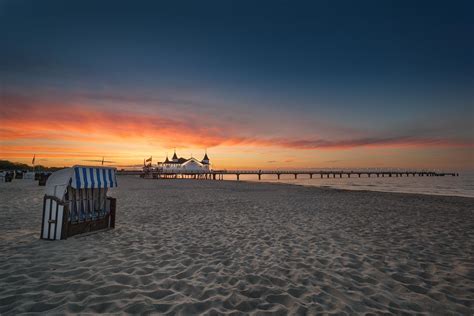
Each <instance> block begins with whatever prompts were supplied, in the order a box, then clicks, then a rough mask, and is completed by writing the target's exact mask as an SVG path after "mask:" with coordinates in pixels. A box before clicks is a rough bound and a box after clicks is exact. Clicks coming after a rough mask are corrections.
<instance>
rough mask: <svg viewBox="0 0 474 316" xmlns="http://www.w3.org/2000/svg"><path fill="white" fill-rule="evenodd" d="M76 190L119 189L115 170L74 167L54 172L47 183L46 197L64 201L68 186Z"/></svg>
mask: <svg viewBox="0 0 474 316" xmlns="http://www.w3.org/2000/svg"><path fill="white" fill-rule="evenodd" d="M69 185H70V186H71V187H73V188H75V189H95V188H98V189H102V188H114V187H117V178H116V176H115V168H111V167H87V166H73V167H71V168H66V169H62V170H59V171H56V172H54V173H53V174H52V175H51V176H50V177H49V178H48V181H47V182H46V192H45V193H46V195H49V196H55V197H57V198H58V199H60V200H64V195H65V194H66V190H67V187H68V186H69Z"/></svg>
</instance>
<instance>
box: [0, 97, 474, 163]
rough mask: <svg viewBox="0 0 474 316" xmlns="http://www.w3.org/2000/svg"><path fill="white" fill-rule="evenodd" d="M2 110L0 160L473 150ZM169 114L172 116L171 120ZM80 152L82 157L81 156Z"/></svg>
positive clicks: (446, 142) (77, 112)
mask: <svg viewBox="0 0 474 316" xmlns="http://www.w3.org/2000/svg"><path fill="white" fill-rule="evenodd" d="M4 100H5V106H4V105H2V108H1V110H0V117H1V121H2V124H1V128H0V141H1V148H0V156H1V157H3V158H9V157H27V156H29V155H30V154H31V153H32V152H37V153H38V152H41V153H42V155H43V157H51V158H54V157H58V158H60V157H90V156H100V155H101V153H102V152H104V149H103V146H109V147H113V148H112V149H110V148H109V149H108V151H112V152H113V153H115V154H118V153H120V155H122V156H133V154H134V153H135V152H136V150H137V148H143V149H145V150H146V149H147V148H150V147H156V146H161V147H168V148H171V147H200V148H207V147H215V146H250V147H261V146H264V147H282V148H291V149H301V150H314V149H319V150H323V149H331V150H332V149H350V148H354V147H372V148H377V147H413V146H422V147H473V145H474V143H473V142H472V141H470V140H456V139H442V138H423V137H416V136H394V137H366V138H356V139H350V138H348V139H342V140H327V139H319V138H318V137H311V136H310V135H309V136H308V137H304V138H291V137H288V138H285V137H269V136H267V137H266V136H261V135H257V136H249V134H250V131H246V130H244V129H242V128H239V126H235V124H236V123H234V125H232V124H226V123H225V122H224V123H222V122H214V121H213V119H212V118H210V117H209V118H206V117H202V116H197V115H196V116H193V115H187V116H180V115H178V114H177V115H175V116H174V115H170V114H169V113H168V115H167V116H164V115H160V113H159V110H157V113H155V114H145V113H140V112H134V111H133V109H130V110H129V111H123V110H121V111H120V112H119V111H114V110H111V109H109V108H103V107H100V106H89V105H80V104H74V103H69V102H65V103H58V102H52V103H50V102H42V101H31V100H26V99H22V98H18V97H12V96H10V97H6V98H4ZM170 116H171V117H170ZM78 151H79V152H80V153H78Z"/></svg>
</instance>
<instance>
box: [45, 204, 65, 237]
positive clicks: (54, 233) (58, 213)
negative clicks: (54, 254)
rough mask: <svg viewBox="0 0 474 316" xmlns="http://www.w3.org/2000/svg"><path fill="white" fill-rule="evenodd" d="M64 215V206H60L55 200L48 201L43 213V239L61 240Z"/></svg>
mask: <svg viewBox="0 0 474 316" xmlns="http://www.w3.org/2000/svg"><path fill="white" fill-rule="evenodd" d="M63 213H64V206H62V205H60V204H58V203H57V202H56V201H54V200H53V199H46V202H45V204H44V213H43V214H44V215H43V216H44V217H43V229H42V238H43V239H50V240H55V239H56V240H59V239H61V231H62V222H63Z"/></svg>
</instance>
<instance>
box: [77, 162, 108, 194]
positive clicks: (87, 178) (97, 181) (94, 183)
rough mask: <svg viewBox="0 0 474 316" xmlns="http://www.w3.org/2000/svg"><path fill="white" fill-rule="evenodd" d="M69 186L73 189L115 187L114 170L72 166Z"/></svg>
mask: <svg viewBox="0 0 474 316" xmlns="http://www.w3.org/2000/svg"><path fill="white" fill-rule="evenodd" d="M73 169H74V174H73V176H72V183H71V186H72V187H73V188H75V189H95V188H99V189H100V188H114V187H117V178H116V177H115V168H110V167H83V166H74V167H73Z"/></svg>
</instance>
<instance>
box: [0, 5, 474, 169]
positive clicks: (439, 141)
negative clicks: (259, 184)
mask: <svg viewBox="0 0 474 316" xmlns="http://www.w3.org/2000/svg"><path fill="white" fill-rule="evenodd" d="M77 7H78V8H76V9H78V10H79V11H78V12H75V11H74V10H73V9H65V8H61V7H55V10H58V12H59V13H58V17H57V18H52V19H51V21H49V22H44V23H43V24H41V26H40V27H38V28H37V29H34V30H31V32H32V33H31V34H28V33H27V32H25V29H29V27H28V25H23V26H20V25H22V24H23V21H22V19H25V21H29V23H32V24H34V21H36V19H39V16H40V14H39V13H38V15H35V14H33V13H25V15H24V16H22V18H13V19H14V20H15V21H13V20H12V21H10V23H14V24H15V25H18V27H17V28H15V29H10V30H11V31H10V32H9V31H8V30H6V28H5V27H2V31H1V34H2V38H4V39H5V40H4V41H3V42H4V43H7V44H8V45H6V46H5V47H6V48H7V49H6V50H3V51H2V52H1V53H0V57H2V58H1V59H0V60H1V61H0V63H1V65H0V66H1V69H2V72H1V74H0V79H1V83H2V89H1V96H0V97H1V98H0V119H1V126H0V159H7V160H11V161H16V162H23V163H30V162H31V157H32V156H33V154H35V155H36V156H37V157H38V158H37V162H36V163H37V164H41V165H45V166H69V165H72V164H80V163H84V161H86V160H91V159H99V158H100V157H103V156H105V157H107V158H108V159H109V160H113V161H116V165H117V166H118V167H123V168H128V167H138V166H140V165H141V164H142V161H143V159H144V158H147V157H149V156H153V157H154V160H155V161H161V160H163V159H164V158H165V156H166V154H171V153H172V151H173V149H174V148H176V149H177V151H178V152H179V153H180V154H181V155H183V156H189V155H194V156H196V157H200V156H202V155H203V154H204V151H205V150H206V149H207V150H208V153H209V155H210V156H211V160H212V162H213V166H214V167H215V168H331V167H334V168H367V167H380V168H382V167H400V168H420V167H423V168H450V169H453V168H454V169H472V168H474V165H473V161H474V159H473V157H474V140H473V135H474V131H473V124H472V118H473V104H472V100H473V95H472V91H473V90H472V89H469V88H472V86H471V87H469V85H466V82H469V81H466V78H465V75H464V74H465V70H466V69H467V72H468V77H469V75H472V70H473V69H472V63H471V64H470V66H465V65H462V62H463V61H464V60H465V59H466V60H467V58H468V57H467V56H464V55H462V56H457V61H456V63H455V62H454V61H453V56H451V54H452V51H445V50H437V51H436V50H432V52H431V54H432V55H430V56H424V57H423V58H425V60H424V62H425V63H428V62H429V61H430V60H431V61H436V62H437V63H438V65H437V66H436V67H431V66H430V65H428V64H427V65H426V68H424V69H421V70H420V71H419V73H412V72H411V71H410V66H409V64H410V63H416V62H417V61H418V60H419V58H420V56H421V55H420V54H422V53H424V52H425V50H426V49H430V48H432V46H436V47H437V45H439V44H438V41H441V43H442V44H441V45H444V44H443V40H444V41H448V38H450V39H449V40H450V41H452V42H451V43H450V45H458V46H459V47H464V46H465V45H472V44H468V43H465V42H464V41H461V40H460V41H459V42H458V41H456V40H455V39H452V38H451V37H450V36H447V37H446V38H444V37H443V35H442V34H441V33H439V32H440V31H439V30H437V29H436V28H435V29H432V30H431V32H432V33H430V34H427V35H426V36H427V39H426V41H427V43H426V45H427V46H426V47H423V48H420V51H419V52H414V51H412V50H409V49H406V50H404V49H403V48H401V49H400V51H398V52H397V56H399V57H393V56H391V54H392V51H393V49H394V47H399V46H400V44H401V43H398V44H397V43H395V44H396V45H395V46H393V47H392V46H390V44H387V45H388V47H379V46H378V45H377V44H376V39H377V38H378V37H379V36H380V35H381V33H377V32H378V31H375V30H374V31H373V32H374V33H368V37H369V39H368V40H366V41H362V42H360V43H358V44H357V45H362V46H365V50H364V52H366V51H368V52H372V54H373V55H372V56H369V57H367V59H365V57H363V56H359V53H360V52H359V51H357V48H356V47H357V45H355V44H354V46H353V47H352V46H351V45H352V44H348V45H349V46H351V47H352V49H353V51H352V55H350V56H352V57H351V58H353V59H357V60H358V64H360V68H359V69H353V68H354V67H355V68H357V67H359V66H354V65H355V64H351V63H349V61H347V60H346V59H347V58H349V57H344V58H345V59H344V60H342V59H339V58H338V54H336V52H339V50H338V49H337V48H333V51H332V52H325V51H322V50H321V47H327V46H328V45H329V46H331V45H332V46H334V47H337V46H338V44H341V43H342V42H343V39H337V38H335V39H328V38H326V37H325V36H323V35H324V34H321V33H318V32H319V31H318V25H312V23H322V24H324V23H328V21H326V20H323V21H319V22H316V21H315V20H318V19H313V18H311V19H310V20H308V21H309V22H308V23H310V24H311V25H310V26H309V27H308V28H305V29H301V30H300V29H296V30H287V29H286V27H285V26H281V29H280V27H277V29H276V30H275V32H278V31H280V32H282V33H281V34H282V35H281V36H282V38H280V39H279V41H277V42H275V43H266V42H265V39H268V36H269V34H267V30H266V27H265V25H266V24H265V23H263V22H260V21H259V20H258V19H256V20H253V19H252V18H251V17H246V18H247V19H249V21H247V22H248V23H249V24H250V25H251V26H252V27H253V28H254V29H256V30H257V33H256V35H253V36H256V38H257V39H259V40H261V41H260V44H255V40H256V38H254V37H253V36H249V35H245V36H249V38H246V39H245V40H243V43H242V45H241V46H239V47H238V49H239V51H240V54H238V55H236V54H235V51H232V50H229V49H228V47H227V46H226V45H230V44H229V43H228V42H227V39H225V38H221V35H222V34H221V32H226V31H227V32H231V33H232V32H234V33H235V34H234V35H235V36H237V35H242V36H244V35H243V33H242V34H241V33H240V31H239V30H234V29H233V28H232V23H233V22H229V23H230V24H229V25H227V24H225V25H224V29H226V27H227V29H226V30H224V31H221V30H219V29H217V28H215V27H214V26H213V25H212V22H209V23H210V24H211V25H207V26H203V27H204V29H205V30H203V31H202V32H204V33H203V34H201V33H200V32H198V33H196V34H194V35H192V32H191V31H190V30H191V29H192V28H193V23H192V21H193V20H192V19H191V18H190V17H191V16H193V14H194V13H193V11H192V10H190V11H189V12H188V11H186V12H184V13H183V14H184V16H186V17H188V18H190V19H188V20H186V22H183V21H181V20H179V19H178V20H176V21H164V22H160V19H159V18H156V17H155V16H146V17H145V18H144V19H145V20H146V21H148V19H149V21H148V22H150V23H151V24H153V25H152V28H156V29H159V28H160V27H161V26H163V25H164V24H166V23H167V24H166V25H167V26H169V28H170V29H171V30H174V31H171V33H172V34H171V35H174V36H175V38H179V39H181V40H182V41H183V42H179V41H177V42H174V41H172V40H170V39H169V36H165V35H163V34H161V33H159V32H158V33H159V34H158V33H157V34H154V35H153V36H152V38H153V39H154V40H153V41H146V37H147V36H149V34H148V33H147V32H148V29H146V28H141V26H137V25H135V24H133V19H134V17H133V16H132V17H131V20H132V22H130V23H131V25H129V27H130V29H128V28H127V30H129V31H130V32H131V33H130V34H129V35H124V37H123V38H122V37H116V36H114V34H119V33H120V30H121V29H122V28H124V27H125V28H126V27H127V26H124V25H123V24H119V22H118V21H117V20H116V19H115V18H117V19H118V18H119V17H120V15H121V14H122V13H120V12H121V11H120V10H122V9H123V10H125V9H126V8H122V6H119V8H118V11H117V12H119V13H117V14H118V16H117V17H110V20H109V21H108V23H107V24H103V23H102V22H103V21H101V20H100V18H99V17H96V16H92V17H87V5H84V6H81V5H77ZM37 9H38V10H40V11H41V10H43V9H44V10H46V9H45V8H41V7H40V6H38V8H37ZM8 10H11V12H17V11H16V10H21V5H16V4H12V3H11V4H9V5H6V8H5V9H4V10H3V11H8ZM281 10H282V11H281V12H280V9H278V10H277V11H278V13H276V15H278V14H284V9H283V8H281ZM237 11H238V12H237V13H236V14H237V15H239V14H243V15H245V12H244V11H243V12H240V11H239V10H237ZM28 12H29V11H28ZM31 12H35V10H33V11H31ZM124 12H125V11H124ZM298 12H299V11H298ZM298 12H290V13H288V14H289V15H290V16H292V14H295V15H296V16H295V17H293V16H292V18H296V17H297V16H298V14H300V13H301V12H299V13H298ZM203 14H205V13H203ZM285 14H286V13H285ZM30 15H31V16H30ZM132 15H133V14H132ZM12 16H13V15H12ZM65 16H70V18H71V19H72V22H71V23H72V24H73V25H76V26H81V27H83V28H84V29H83V30H82V29H81V31H78V30H77V29H74V28H71V29H68V28H67V27H65V28H64V30H63V28H62V27H59V26H64V25H69V24H64V23H65V22H64V21H65V20H64V19H65ZM86 17H87V18H86ZM140 18H142V17H140ZM300 18H301V17H300ZM371 18H373V17H371ZM384 18H387V19H397V18H398V16H397V13H396V12H392V11H390V13H387V16H386V17H384ZM424 18H425V19H426V21H421V22H420V21H418V20H417V19H413V20H409V21H407V23H412V27H414V28H417V29H420V30H424V29H425V26H424V23H428V22H430V23H431V22H432V21H428V20H429V17H424ZM458 18H459V17H458ZM137 19H138V18H137ZM265 19H268V20H272V19H273V17H268V16H267V17H265ZM374 19H376V18H374ZM7 20H8V19H7ZM86 20H87V21H88V22H87V24H86V23H85V21H86ZM204 20H205V19H204ZM376 20H377V21H378V19H376ZM4 21H5V19H4ZM377 21H374V23H378V22H377ZM221 22H222V21H221ZM267 22H269V21H267ZM336 22H337V21H336ZM349 22H350V21H349ZM349 22H347V23H348V24H350V23H349ZM5 23H9V22H8V21H6V22H5ZM120 23H124V22H123V21H122V20H120ZM161 23H163V25H162V24H161ZM180 23H183V24H180ZM262 23H263V24H262ZM26 24H27V23H26ZM178 25H181V26H182V27H183V28H184V29H185V30H184V31H183V30H182V29H180V28H179V27H177V26H178ZM22 27H23V28H25V29H22ZM296 27H297V26H296ZM94 28H95V30H99V31H98V32H95V31H94V32H88V30H89V31H90V30H91V29H94ZM297 28H298V27H297ZM52 29H54V30H58V31H57V32H58V33H57V34H56V35H55V36H49V35H48V34H50V32H51V30H52ZM79 29H80V28H79ZM358 31H362V30H354V31H353V32H355V33H357V32H358ZM364 31H366V30H364ZM455 31H457V29H456V28H454V29H449V30H448V31H447V32H448V34H451V33H454V32H455ZM68 32H72V33H68ZM259 32H260V33H259ZM285 32H290V33H292V34H293V33H294V34H299V35H300V36H301V37H303V38H306V37H307V38H308V39H317V38H319V39H320V40H319V41H317V40H311V41H304V40H302V41H301V42H299V41H297V40H295V39H294V36H293V37H292V36H290V37H289V38H286V37H285V36H286V35H285V34H286V33H285ZM380 32H385V33H383V34H384V36H388V37H389V38H390V37H393V38H396V37H397V34H398V32H402V31H401V30H393V29H390V28H387V29H383V27H382V30H380ZM91 34H92V35H91ZM104 34H107V36H105V35H104ZM120 34H121V33H120ZM132 34H135V35H137V34H141V35H142V36H143V37H144V38H143V42H142V44H143V46H140V47H137V45H135V43H134V36H133V35H132ZM160 34H161V35H160ZM171 35H170V36H171ZM104 36H105V37H104ZM193 36H196V37H197V38H195V39H194V37H193ZM37 38H41V39H42V41H41V42H39V41H38V40H37ZM211 39H212V40H211ZM102 40H104V42H102ZM411 40H413V39H411V38H405V39H404V40H401V41H402V42H403V41H407V43H408V42H410V41H411ZM291 41H294V42H295V43H293V45H289V44H288V43H289V42H291ZM374 41H375V42H374ZM281 42H283V43H281ZM19 43H23V44H22V45H20V44H19ZM191 43H193V45H191ZM403 43H405V42H403ZM403 43H402V44H403ZM283 44H285V45H286V46H284V47H283V46H282V45H283ZM173 45H174V46H173ZM191 46H192V47H193V50H189V48H190V47H191ZM293 46H296V47H295V48H294V50H293V49H292V48H291V47H293ZM401 46H403V45H401ZM48 47H58V49H52V48H51V49H48ZM213 49H214V50H219V51H220V53H219V58H216V57H215V56H214V55H213V54H215V53H216V52H215V51H214V50H213ZM235 49H237V47H235ZM327 49H330V48H327ZM302 51H305V52H306V54H308V56H305V58H303V60H304V61H302V60H301V58H300V57H301V56H300V55H301V53H302ZM456 51H457V52H460V51H463V50H462V49H461V48H460V49H457V50H456ZM177 52H179V53H177ZM263 53H264V55H265V56H266V58H263V59H262V58H261V54H263ZM349 54H351V53H349ZM249 56H253V59H252V58H250V57H249ZM471 57H472V56H471ZM390 58H392V59H393V60H392V61H391V62H393V63H394V64H391V63H390V62H389V59H390ZM349 59H350V58H349ZM164 60H166V63H165V62H164ZM255 60H260V64H259V65H258V67H257V66H255V65H254V62H255ZM377 62H378V63H380V65H379V66H375V63H377ZM301 63H303V64H301ZM349 64H350V66H349ZM327 65H331V67H329V68H327V67H328V66H327ZM461 68H462V69H464V72H458V70H459V69H461ZM394 69H399V70H400V71H399V72H398V73H397V74H396V75H395V73H394ZM355 71H358V72H359V73H360V74H361V75H358V76H354V72H355ZM433 72H434V73H437V75H436V76H430V74H432V73H433ZM359 77H360V78H359ZM428 77H429V78H430V79H426V78H428ZM427 80H428V81H427ZM471 83H472V81H471Z"/></svg>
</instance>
